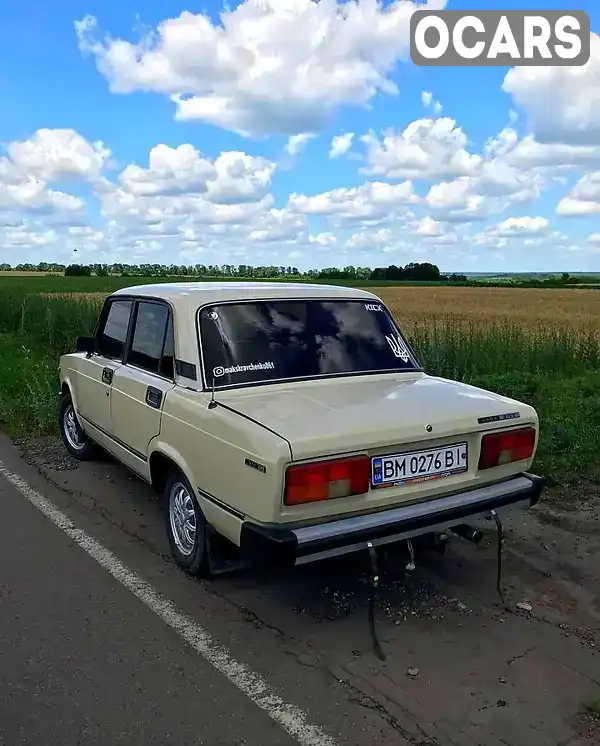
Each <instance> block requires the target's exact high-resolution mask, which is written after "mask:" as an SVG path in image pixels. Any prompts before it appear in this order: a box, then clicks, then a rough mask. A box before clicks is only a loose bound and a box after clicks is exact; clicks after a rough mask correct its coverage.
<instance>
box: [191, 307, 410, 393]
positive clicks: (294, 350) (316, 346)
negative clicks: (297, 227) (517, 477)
mask: <svg viewBox="0 0 600 746" xmlns="http://www.w3.org/2000/svg"><path fill="white" fill-rule="evenodd" d="M199 316H200V319H199V327H200V340H201V347H202V358H203V365H204V374H205V380H206V383H207V384H208V386H211V387H212V386H213V385H214V386H215V388H218V387H223V386H232V385H234V386H235V385H248V384H253V383H268V382H274V381H282V380H292V379H301V378H317V377H326V376H339V375H356V374H367V373H381V372H388V371H389V372H393V371H405V370H415V369H419V368H420V366H419V363H418V361H417V360H416V358H415V357H414V355H413V353H412V351H411V350H410V349H409V347H408V345H407V343H406V340H405V339H404V337H403V336H402V334H401V333H400V331H399V329H398V327H397V326H396V324H395V323H394V321H393V319H392V318H391V316H390V314H389V313H388V311H387V310H386V308H385V306H383V305H382V304H381V303H379V302H365V301H364V300H347V301H346V300H344V301H340V300H334V301H329V300H283V301H243V302H236V303H224V304H220V305H219V304H218V305H212V306H208V307H205V308H202V309H201V310H200V313H199Z"/></svg>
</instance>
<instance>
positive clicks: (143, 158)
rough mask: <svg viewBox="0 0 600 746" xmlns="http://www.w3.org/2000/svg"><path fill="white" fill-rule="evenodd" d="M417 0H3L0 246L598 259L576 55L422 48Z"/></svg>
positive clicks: (517, 265)
mask: <svg viewBox="0 0 600 746" xmlns="http://www.w3.org/2000/svg"><path fill="white" fill-rule="evenodd" d="M568 5H569V3H568V2H566V0H563V1H562V2H555V1H554V0H543V2H540V1H539V0H530V1H529V2H528V3H526V4H523V3H519V2H515V1H514V0H503V2H500V3H498V2H496V1H495V0H494V2H485V3H484V2H469V3H466V2H462V1H461V2H458V1H456V2H455V1H454V0H449V1H448V2H444V0H428V2H426V3H423V2H420V3H419V4H418V5H414V4H413V3H412V2H408V0H379V1H378V0H351V1H350V0H320V1H319V2H316V1H314V0H244V2H237V3H236V2H230V3H228V4H223V3H221V2H217V0H205V2H180V0H169V2H166V0H144V2H143V3H139V4H138V3H137V2H136V1H135V0H128V1H126V2H106V1H105V0H61V2H59V3H48V2H47V0H45V1H42V0H19V2H11V1H10V0H0V14H1V19H2V23H0V100H1V101H2V107H1V108H0V263H3V262H8V263H9V264H12V265H16V264H19V263H24V262H32V263H36V264H37V263H38V262H42V261H46V262H50V261H55V262H62V263H71V262H78V263H96V262H111V263H112V262H123V263H135V264H140V263H151V264H154V263H158V264H171V263H175V264H186V265H190V264H191V265H193V264H204V265H209V264H235V265H237V264H251V265H273V264H274V265H278V266H290V265H291V266H296V267H298V268H299V269H301V270H306V269H310V268H323V267H333V266H338V267H343V266H346V265H354V266H361V267H376V266H388V265H390V264H397V265H405V264H407V263H409V262H432V263H434V264H437V265H438V266H439V267H440V268H441V269H442V271H456V272H517V271H521V272H527V271H531V272H546V271H548V272H550V271H552V272H556V271H583V272H600V35H599V34H600V3H598V2H597V0H581V2H578V4H577V8H578V9H581V10H585V11H587V13H588V14H589V17H590V21H591V29H592V32H591V48H592V51H591V57H590V60H589V62H588V63H587V64H586V65H585V66H582V67H525V66H523V67H513V68H508V67H481V66H476V67H418V66H416V65H414V64H413V63H412V62H411V60H410V54H409V23H410V16H411V14H412V12H413V11H414V10H415V8H423V7H427V8H431V9H444V8H445V9H448V10H454V9H456V10H476V9H478V8H479V9H484V8H485V9H499V10H509V9H522V10H532V11H535V10H547V9H553V8H554V9H557V10H564V9H565V7H568Z"/></svg>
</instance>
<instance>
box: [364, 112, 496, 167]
mask: <svg viewBox="0 0 600 746" xmlns="http://www.w3.org/2000/svg"><path fill="white" fill-rule="evenodd" d="M361 140H362V142H364V143H365V145H366V146H367V155H366V160H367V165H366V167H365V168H364V169H363V170H364V172H365V173H368V174H376V175H382V176H385V177H386V178H389V179H396V178H402V179H434V178H438V177H454V176H463V175H466V174H470V173H474V172H475V171H476V169H477V168H478V166H479V164H480V163H481V156H479V155H472V154H470V153H469V152H468V151H467V150H466V146H467V137H466V135H465V134H464V132H463V131H462V129H461V128H460V127H457V125H456V122H455V121H454V119H450V118H449V117H444V118H442V119H417V120H416V121H414V122H411V123H410V124H409V125H408V127H406V128H405V129H404V131H403V132H401V133H400V134H395V133H394V132H393V131H388V132H387V133H384V137H383V140H382V141H380V140H379V138H378V137H377V136H376V135H375V133H374V132H372V131H371V132H369V133H368V134H366V135H364V136H363V137H362V138H361Z"/></svg>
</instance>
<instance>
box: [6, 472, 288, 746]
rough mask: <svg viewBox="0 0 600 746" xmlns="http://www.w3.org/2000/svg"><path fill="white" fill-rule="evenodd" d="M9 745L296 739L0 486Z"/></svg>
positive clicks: (24, 502)
mask: <svg viewBox="0 0 600 746" xmlns="http://www.w3.org/2000/svg"><path fill="white" fill-rule="evenodd" d="M0 504H1V505H2V526H1V540H0V598H1V601H0V609H1V611H0V742H1V743H2V744H5V745H6V746H9V745H10V746H17V744H48V745H50V744H62V745H63V746H71V745H72V746H76V745H77V744H117V743H124V744H138V743H139V744H150V743H156V744H186V746H187V745H188V744H211V745H212V744H214V745H215V746H216V745H217V744H247V743H257V744H258V743H261V744H274V745H275V744H278V745H279V744H280V745H281V746H289V745H290V744H293V743H295V741H294V739H293V738H292V737H291V736H289V735H288V734H286V733H285V732H284V731H283V730H282V729H281V728H280V727H278V726H277V725H276V724H275V723H274V722H273V721H272V720H271V719H270V718H269V717H268V715H267V714H266V713H264V712H263V711H262V710H260V709H259V708H258V707H257V706H256V705H254V704H253V703H252V702H250V701H249V700H248V699H247V698H246V697H245V696H244V694H242V693H241V692H240V691H238V689H237V688H236V687H235V686H234V685H233V684H232V683H231V682H230V681H229V680H228V679H227V678H225V677H224V676H221V675H219V674H218V673H216V672H215V671H214V669H213V667H212V666H211V665H210V664H209V663H208V662H207V661H206V660H205V659H203V658H202V656H200V655H198V654H197V653H196V652H195V651H194V650H193V649H191V648H190V647H189V645H187V643H186V642H184V641H183V640H182V639H181V638H180V637H179V636H178V635H177V633H176V632H175V631H174V630H173V629H171V628H170V627H169V626H168V625H167V624H165V623H164V622H163V621H162V620H161V619H160V618H159V617H157V616H156V614H155V613H153V612H152V611H151V610H150V609H149V608H147V607H146V606H145V605H144V604H143V603H142V602H141V601H140V600H138V599H137V598H136V597H135V596H134V595H133V594H132V593H131V592H130V591H129V590H127V589H126V588H124V587H123V586H122V585H121V583H119V582H118V581H117V580H115V579H114V578H113V577H112V576H111V575H110V574H109V573H108V572H107V571H106V570H105V569H103V568H102V567H101V566H100V565H99V564H98V563H97V562H96V561H95V560H94V559H92V558H91V557H90V556H89V555H88V554H87V553H86V552H85V551H83V550H82V549H81V548H80V547H79V546H78V545H77V544H75V543H74V542H73V541H71V540H70V539H69V537H68V536H66V535H65V534H64V533H63V532H62V531H60V530H59V529H58V528H57V527H56V526H55V525H54V524H53V523H52V522H51V521H50V520H49V519H48V518H47V517H46V516H44V515H43V514H42V513H40V512H39V511H38V510H37V509H36V508H35V507H34V506H33V505H32V504H31V503H30V502H28V501H27V500H26V499H24V497H23V495H22V494H20V493H19V492H18V491H17V490H16V489H15V488H14V487H12V486H11V485H10V484H9V483H8V482H6V481H5V480H4V479H1V478H0Z"/></svg>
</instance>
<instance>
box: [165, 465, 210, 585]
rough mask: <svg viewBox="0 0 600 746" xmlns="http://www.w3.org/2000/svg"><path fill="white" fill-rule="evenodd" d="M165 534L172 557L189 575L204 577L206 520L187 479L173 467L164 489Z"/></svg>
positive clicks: (206, 549) (206, 546) (206, 544)
mask: <svg viewBox="0 0 600 746" xmlns="http://www.w3.org/2000/svg"><path fill="white" fill-rule="evenodd" d="M164 501H165V523H166V528H167V537H168V539H169V545H170V547H171V552H172V554H173V557H174V558H175V561H176V562H177V564H178V565H179V567H181V568H182V570H185V572H187V573H189V574H190V575H196V576H199V577H207V576H208V575H209V574H210V565H209V560H208V541H207V528H208V526H207V523H206V519H205V518H204V514H203V513H202V511H201V510H200V506H199V505H198V501H197V500H196V497H195V495H194V491H193V490H192V488H191V486H190V484H189V482H188V480H187V479H186V478H185V476H184V475H183V474H182V473H181V472H179V471H174V472H172V473H171V475H170V476H169V478H168V479H167V483H166V485H165V491H164Z"/></svg>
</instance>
